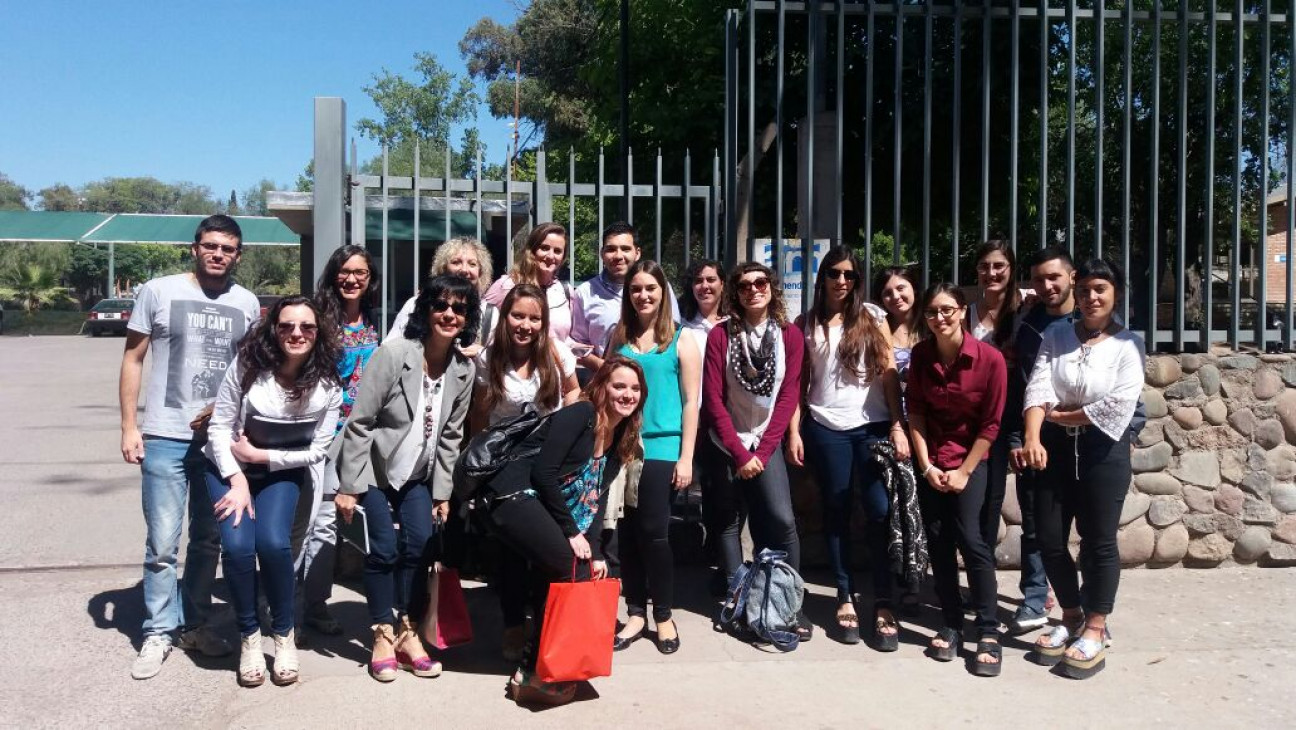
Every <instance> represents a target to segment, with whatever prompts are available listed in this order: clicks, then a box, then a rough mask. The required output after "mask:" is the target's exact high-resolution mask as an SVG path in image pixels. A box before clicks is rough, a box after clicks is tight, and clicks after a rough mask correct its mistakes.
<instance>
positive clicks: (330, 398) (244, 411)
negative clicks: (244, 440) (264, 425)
mask: <svg viewBox="0 0 1296 730" xmlns="http://www.w3.org/2000/svg"><path fill="white" fill-rule="evenodd" d="M242 377H243V374H242V367H241V365H240V363H239V361H238V359H237V358H235V360H234V362H233V363H231V364H230V368H229V370H227V371H226V373H225V378H224V379H223V380H222V381H221V385H220V390H219V391H217V393H216V405H215V408H214V409H213V411H212V417H211V422H210V423H209V424H208V426H207V446H206V447H204V453H206V455H207V458H208V459H209V460H210V461H211V462H212V463H213V464H215V465H216V468H217V469H218V470H219V471H220V475H221V476H222V477H224V478H226V479H228V478H230V477H231V476H233V475H234V474H236V473H238V472H240V471H242V470H243V464H242V462H240V461H239V460H238V459H236V458H234V452H233V450H232V448H231V447H232V445H233V442H234V434H236V433H240V432H242V430H243V422H244V421H246V420H247V419H248V417H250V416H251V415H253V414H256V415H260V416H265V417H266V418H278V419H290V420H294V421H311V422H314V423H315V432H314V436H313V437H312V439H311V445H310V447H309V448H306V449H298V450H280V449H269V450H267V453H268V455H269V463H268V464H267V465H266V466H267V467H268V468H269V469H270V471H279V470H282V469H296V468H298V467H308V466H311V465H314V464H317V463H320V462H322V461H324V458H325V457H326V456H328V448H329V444H331V443H332V442H333V436H334V431H335V430H336V428H337V420H338V413H339V411H340V410H341V407H342V388H341V387H340V386H338V385H337V384H335V383H323V382H321V383H320V384H318V385H316V386H315V390H314V391H312V392H311V393H309V394H307V395H303V396H302V397H301V398H300V399H299V400H297V401H290V400H288V391H287V390H284V389H283V387H281V386H280V385H279V383H278V382H276V381H275V378H274V374H273V373H262V374H261V376H260V377H258V378H257V379H256V381H255V382H253V383H252V387H251V388H249V389H248V392H247V394H246V395H244V394H243V393H242V392H241V391H242V388H241V387H240V386H239V381H240V380H241V379H242Z"/></svg>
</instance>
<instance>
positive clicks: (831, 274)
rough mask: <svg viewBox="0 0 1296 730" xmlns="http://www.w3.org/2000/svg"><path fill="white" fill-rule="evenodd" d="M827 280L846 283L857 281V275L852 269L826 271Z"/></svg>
mask: <svg viewBox="0 0 1296 730" xmlns="http://www.w3.org/2000/svg"><path fill="white" fill-rule="evenodd" d="M828 278H829V279H834V280H835V279H845V280H846V281H859V274H858V273H856V272H855V270H854V269H828Z"/></svg>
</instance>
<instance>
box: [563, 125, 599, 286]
mask: <svg viewBox="0 0 1296 730" xmlns="http://www.w3.org/2000/svg"><path fill="white" fill-rule="evenodd" d="M567 240H568V241H569V242H570V243H568V244H567V245H568V247H569V248H570V249H571V250H570V251H568V252H567V280H568V281H570V282H571V283H573V284H575V283H576V148H574V147H570V146H569V147H568V148H567ZM594 251H595V256H597V255H598V253H597V252H598V247H597V246H595V248H594Z"/></svg>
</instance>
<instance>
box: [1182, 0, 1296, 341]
mask: <svg viewBox="0 0 1296 730" xmlns="http://www.w3.org/2000/svg"><path fill="white" fill-rule="evenodd" d="M1206 17H1207V29H1206V31H1207V41H1206V109H1207V112H1206V134H1205V135H1204V137H1205V141H1206V175H1205V178H1206V210H1205V214H1206V226H1205V230H1206V232H1205V235H1204V236H1203V237H1202V264H1203V266H1202V269H1203V271H1202V326H1201V351H1202V352H1206V353H1209V352H1210V346H1211V324H1212V320H1213V315H1214V313H1215V312H1214V308H1215V297H1214V289H1215V132H1216V118H1215V117H1216V114H1217V110H1216V108H1215V34H1216V32H1217V31H1218V30H1219V18H1218V16H1217V14H1216V8H1215V2H1214V0H1211V2H1209V3H1207V4H1206ZM1294 17H1296V16H1294ZM1288 179H1290V177H1289V178H1288ZM1289 281H1290V280H1289Z"/></svg>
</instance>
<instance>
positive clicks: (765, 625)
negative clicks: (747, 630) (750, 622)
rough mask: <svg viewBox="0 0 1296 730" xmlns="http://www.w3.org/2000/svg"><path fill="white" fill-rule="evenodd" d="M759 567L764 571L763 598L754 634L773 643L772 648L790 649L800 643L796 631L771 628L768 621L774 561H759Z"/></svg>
mask: <svg viewBox="0 0 1296 730" xmlns="http://www.w3.org/2000/svg"><path fill="white" fill-rule="evenodd" d="M760 569H761V571H763V572H764V573H765V600H764V601H763V602H762V603H761V610H760V618H761V620H760V625H759V626H757V627H755V629H756V635H757V636H759V637H760V638H762V639H764V640H766V641H768V642H769V643H771V644H773V645H774V648H775V649H778V650H779V651H781V652H789V651H792V650H793V649H795V648H796V647H797V645H798V644H799V643H801V640H800V638H798V637H797V635H796V632H794V631H785V630H783V629H775V628H771V627H770V623H769V607H770V599H771V596H773V594H774V591H773V590H772V589H773V587H774V563H773V562H769V561H761V565H760Z"/></svg>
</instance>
